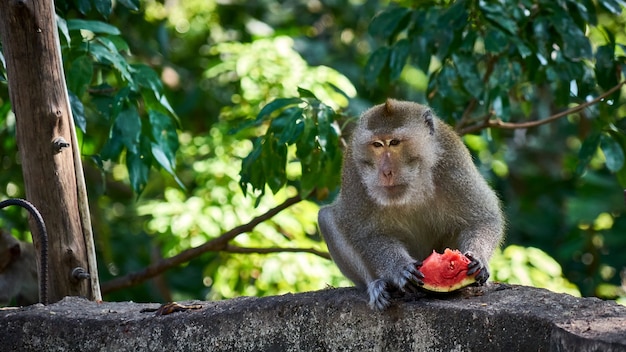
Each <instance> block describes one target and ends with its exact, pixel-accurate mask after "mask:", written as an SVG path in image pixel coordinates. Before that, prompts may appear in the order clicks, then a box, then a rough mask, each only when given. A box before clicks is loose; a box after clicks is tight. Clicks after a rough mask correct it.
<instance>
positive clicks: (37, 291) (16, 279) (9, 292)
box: [0, 198, 48, 305]
mask: <svg viewBox="0 0 626 352" xmlns="http://www.w3.org/2000/svg"><path fill="white" fill-rule="evenodd" d="M10 205H16V206H18V207H22V208H24V209H26V210H27V211H28V212H29V213H30V215H31V216H32V217H33V220H34V221H35V223H36V224H37V232H33V231H31V233H32V234H33V236H38V239H39V246H40V248H39V275H37V259H36V254H35V248H34V246H33V245H32V244H29V243H26V242H21V241H18V240H16V239H15V238H14V237H13V236H11V234H9V233H7V232H4V231H2V229H0V305H6V304H9V302H10V301H11V299H12V298H13V297H15V298H16V303H17V304H18V305H29V304H33V303H37V302H41V303H43V304H48V233H47V231H46V224H45V223H44V221H43V218H42V217H41V213H39V210H37V208H35V206H34V205H32V204H31V203H30V202H28V201H26V200H24V199H19V198H9V199H5V200H3V201H0V209H3V208H5V207H8V206H10ZM37 277H39V281H37Z"/></svg>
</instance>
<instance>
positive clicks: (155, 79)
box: [130, 64, 163, 96]
mask: <svg viewBox="0 0 626 352" xmlns="http://www.w3.org/2000/svg"><path fill="white" fill-rule="evenodd" d="M130 67H131V72H132V75H133V80H134V82H135V83H136V84H138V85H139V86H140V87H143V88H148V89H151V90H153V91H154V92H155V95H157V96H159V95H160V94H161V91H162V90H163V83H162V82H161V78H160V77H159V75H157V73H156V72H155V71H154V70H153V69H152V68H151V67H149V66H148V65H144V64H138V65H131V66H130Z"/></svg>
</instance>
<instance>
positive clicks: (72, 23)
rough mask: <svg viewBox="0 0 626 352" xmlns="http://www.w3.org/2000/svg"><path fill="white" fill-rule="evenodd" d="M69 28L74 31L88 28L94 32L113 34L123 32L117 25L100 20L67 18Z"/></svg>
mask: <svg viewBox="0 0 626 352" xmlns="http://www.w3.org/2000/svg"><path fill="white" fill-rule="evenodd" d="M67 28H68V29H69V30H73V31H76V30H81V29H86V30H88V31H91V32H94V33H101V34H111V35H120V34H121V32H120V30H119V29H118V28H117V27H115V26H112V25H110V24H108V23H104V22H100V21H91V20H79V19H71V20H67Z"/></svg>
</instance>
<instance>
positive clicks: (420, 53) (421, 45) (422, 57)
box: [411, 33, 432, 74]
mask: <svg viewBox="0 0 626 352" xmlns="http://www.w3.org/2000/svg"><path fill="white" fill-rule="evenodd" d="M429 35H430V34H426V33H425V34H424V35H421V36H419V37H415V38H413V43H412V44H411V58H412V60H413V61H414V62H416V64H417V67H418V68H419V69H420V70H422V72H424V73H425V74H428V73H429V72H428V69H429V68H430V60H431V56H432V55H431V50H430V43H431V41H430V39H431V38H429V37H428V36H429Z"/></svg>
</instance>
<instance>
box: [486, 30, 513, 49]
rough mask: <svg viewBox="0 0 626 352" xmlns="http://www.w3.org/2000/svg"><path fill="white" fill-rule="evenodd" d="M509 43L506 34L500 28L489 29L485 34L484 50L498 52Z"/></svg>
mask: <svg viewBox="0 0 626 352" xmlns="http://www.w3.org/2000/svg"><path fill="white" fill-rule="evenodd" d="M508 44H509V40H508V38H507V36H506V35H505V34H504V33H503V32H502V31H500V30H497V29H490V30H488V31H487V35H486V36H485V50H486V51H487V52H490V53H494V54H500V53H502V52H504V51H505V50H506V49H507V47H508Z"/></svg>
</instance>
